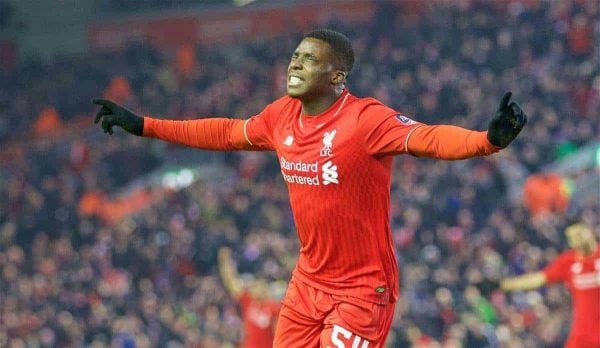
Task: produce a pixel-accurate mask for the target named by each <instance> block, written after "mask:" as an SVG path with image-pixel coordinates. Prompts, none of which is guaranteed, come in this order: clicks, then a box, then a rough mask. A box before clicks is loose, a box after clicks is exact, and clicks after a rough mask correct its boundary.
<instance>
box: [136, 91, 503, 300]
mask: <svg viewBox="0 0 600 348" xmlns="http://www.w3.org/2000/svg"><path fill="white" fill-rule="evenodd" d="M144 122H145V123H144V136H149V137H155V138H160V139H163V140H167V141H171V142H176V143H181V144H185V145H188V146H195V147H200V148H204V149H213V150H241V149H245V150H268V151H275V152H276V153H277V158H278V161H279V165H280V167H281V173H282V175H283V179H284V180H285V182H286V184H287V187H288V191H289V196H290V203H291V208H292V212H293V215H294V221H295V224H296V229H297V233H298V237H299V239H300V244H301V248H300V256H299V259H298V263H297V265H296V268H295V270H294V272H293V276H294V277H297V278H299V279H300V280H302V281H303V282H306V283H308V284H310V285H311V286H313V287H315V288H317V289H321V290H323V291H326V292H328V293H331V294H337V295H344V296H351V297H355V298H359V299H362V300H366V301H370V302H375V303H382V304H383V303H387V302H390V301H395V300H396V299H397V297H398V292H399V289H398V267H397V262H396V258H395V251H394V244H393V240H392V238H391V233H390V215H389V214H390V204H389V201H390V179H391V173H392V159H393V156H394V155H397V154H402V153H411V154H413V155H417V156H427V157H436V158H443V159H463V158H469V157H473V156H480V155H488V154H491V153H493V152H495V151H497V150H498V149H497V148H495V147H494V146H493V145H492V144H490V143H489V141H488V140H487V137H486V133H485V132H476V131H470V130H466V129H463V128H459V127H454V126H427V125H423V124H421V123H418V122H415V121H413V120H411V119H409V118H407V117H406V116H404V115H403V114H402V113H400V112H398V111H395V110H393V109H391V108H389V107H387V106H385V105H383V104H382V103H381V102H379V101H377V100H375V99H373V98H357V97H355V96H353V95H351V94H350V93H348V91H344V92H343V93H342V94H341V95H340V97H339V98H338V100H337V101H336V102H335V103H334V104H333V105H332V106H331V107H330V108H329V109H327V110H326V111H324V112H322V113H321V114H319V115H310V116H307V115H304V114H303V113H302V104H301V102H300V101H299V100H297V99H294V98H291V97H287V96H286V97H283V98H280V99H278V100H276V101H275V102H273V103H272V104H270V105H268V106H267V107H266V108H265V109H264V110H263V111H262V112H261V113H260V114H258V115H256V116H254V117H251V118H250V119H248V120H245V121H242V120H232V119H208V120H206V119H205V120H196V121H161V120H156V119H151V118H146V119H145V120H144Z"/></svg>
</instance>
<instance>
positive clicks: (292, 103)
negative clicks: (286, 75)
mask: <svg viewBox="0 0 600 348" xmlns="http://www.w3.org/2000/svg"><path fill="white" fill-rule="evenodd" d="M300 106H301V104H300V101H299V100H298V99H295V98H292V97H290V96H287V95H285V96H283V97H281V98H279V99H276V100H274V101H273V102H272V103H271V104H269V105H268V106H267V107H266V109H270V110H271V111H279V112H280V111H284V110H286V109H293V108H295V107H300Z"/></svg>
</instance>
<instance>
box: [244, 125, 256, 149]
mask: <svg viewBox="0 0 600 348" xmlns="http://www.w3.org/2000/svg"><path fill="white" fill-rule="evenodd" d="M248 121H250V119H247V120H246V121H245V122H244V138H246V141H247V142H248V144H250V146H254V144H252V142H251V141H250V138H248V132H247V131H246V126H247V125H248Z"/></svg>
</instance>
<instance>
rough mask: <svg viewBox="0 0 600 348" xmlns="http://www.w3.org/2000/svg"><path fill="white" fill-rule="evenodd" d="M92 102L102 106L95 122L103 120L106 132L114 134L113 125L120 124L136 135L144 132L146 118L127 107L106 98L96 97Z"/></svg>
mask: <svg viewBox="0 0 600 348" xmlns="http://www.w3.org/2000/svg"><path fill="white" fill-rule="evenodd" d="M92 103H94V104H96V105H101V106H102V107H101V108H100V110H99V111H98V113H97V114H96V119H95V120H94V123H98V122H100V121H101V120H102V129H104V133H108V134H111V135H112V134H113V129H112V128H113V126H119V127H121V128H123V129H124V130H126V131H128V132H129V133H131V134H134V135H140V136H141V135H142V134H143V132H144V118H143V117H140V116H138V115H136V114H134V113H133V112H131V111H129V110H127V109H126V108H124V107H122V106H120V105H117V104H115V103H113V102H112V101H110V100H106V99H94V100H92Z"/></svg>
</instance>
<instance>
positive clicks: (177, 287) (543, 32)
mask: <svg viewBox="0 0 600 348" xmlns="http://www.w3.org/2000/svg"><path fill="white" fill-rule="evenodd" d="M500 11H501V12H500ZM500 13H501V14H500ZM384 14H385V15H384ZM365 25H366V24H365ZM331 26H332V27H334V28H336V29H338V30H341V31H342V32H345V33H347V34H348V35H349V36H350V37H351V38H352V40H353V43H354V45H355V50H356V55H357V57H358V59H359V61H358V63H357V67H356V69H355V71H353V72H352V73H351V75H350V78H349V80H350V85H349V89H350V91H351V92H352V93H353V94H355V95H358V96H374V97H376V98H378V99H380V100H382V101H383V102H385V103H386V104H388V105H391V106H393V107H395V108H397V109H398V110H400V111H402V112H404V113H405V114H407V115H409V116H412V117H413V118H414V119H416V120H419V121H422V122H426V123H432V124H435V123H449V124H456V125H461V126H465V127H468V128H472V129H485V127H486V122H488V121H489V119H490V117H491V115H492V112H493V110H495V108H496V104H497V100H498V99H499V97H500V96H501V95H502V93H503V92H504V91H505V90H507V89H510V90H512V92H513V95H514V96H515V98H516V99H517V100H519V101H520V102H521V104H522V106H523V108H524V109H525V110H527V113H528V114H529V116H530V121H529V124H528V125H527V127H526V129H525V130H524V131H523V134H522V136H520V137H519V138H518V139H517V140H516V142H515V144H513V145H511V147H510V148H508V149H506V150H504V151H502V152H501V153H500V154H497V155H494V156H492V157H489V158H484V159H477V160H469V161H458V162H440V161H431V160H427V159H417V158H413V157H410V156H401V157H399V158H398V159H397V160H396V162H395V167H396V169H395V175H394V177H393V184H392V195H391V197H392V228H393V234H394V239H395V241H396V243H397V248H398V251H399V252H398V255H399V260H398V261H399V263H400V269H401V279H402V282H401V294H402V296H401V299H400V302H399V304H398V306H397V314H396V318H395V322H394V325H393V328H392V330H393V331H392V334H391V335H390V343H391V344H392V346H395V347H403V346H409V345H410V344H413V345H414V346H417V347H437V346H443V347H459V346H461V344H462V345H463V346H465V347H486V346H498V345H500V346H503V347H519V346H521V347H534V346H544V347H560V346H561V344H562V342H563V341H564V339H565V337H566V334H567V330H568V328H569V326H568V325H565V323H567V322H569V316H570V306H569V303H568V301H565V298H567V296H566V295H565V291H564V290H561V288H551V289H546V290H543V291H541V292H529V293H517V294H514V295H507V294H504V293H502V292H500V291H498V289H497V283H498V280H499V279H500V278H501V277H502V276H504V275H506V274H508V273H511V274H518V273H522V272H528V271H532V270H536V269H539V268H540V267H542V266H543V265H545V264H547V262H548V260H550V259H552V257H553V256H554V255H556V254H557V252H558V251H560V250H563V249H565V248H566V243H565V242H564V236H563V234H562V231H563V229H564V227H565V226H566V225H567V224H568V223H569V222H570V221H571V220H572V219H579V220H582V221H584V222H586V223H588V224H590V225H591V226H595V227H596V230H598V227H599V226H600V220H599V216H600V215H599V214H598V212H599V211H600V207H599V202H598V200H597V199H596V200H591V201H589V202H588V201H586V202H577V204H571V206H570V208H569V210H567V211H566V212H548V213H545V214H540V215H537V216H536V217H535V218H532V217H531V216H530V214H529V212H528V211H527V209H526V208H525V207H524V206H523V204H521V203H519V202H518V201H509V200H508V198H507V195H508V194H507V190H508V189H507V184H506V183H505V179H506V178H507V174H506V173H507V172H509V173H510V175H512V176H513V178H512V179H513V180H519V179H520V180H523V179H524V178H525V177H526V176H527V175H528V174H529V173H534V172H536V171H538V170H540V169H541V168H542V167H543V166H544V165H546V164H548V163H550V162H552V161H553V160H555V159H557V158H559V157H560V156H561V155H562V154H563V152H564V151H565V148H569V147H575V148H576V147H579V146H581V145H583V144H586V143H588V142H590V141H592V140H598V134H600V122H598V110H600V51H599V50H600V4H599V3H598V2H597V1H556V2H544V1H539V2H538V1H512V2H509V3H507V2H503V1H499V2H493V3H492V2H485V1H481V2H479V1H471V2H439V3H437V4H436V5H432V6H431V8H429V9H427V11H423V12H421V13H419V14H414V13H410V12H405V11H403V10H402V8H396V7H395V6H394V5H392V4H387V5H385V4H384V5H381V8H380V9H379V11H378V15H377V18H376V20H373V21H371V22H370V23H369V24H368V25H366V26H362V27H360V28H358V27H348V26H345V25H343V24H340V23H331ZM299 38H300V34H299V33H294V34H286V35H282V36H279V37H277V38H274V39H269V40H261V39H257V40H256V41H254V42H249V43H238V44H234V45H227V46H226V47H201V48H182V49H181V50H180V51H178V52H176V53H173V52H162V51H158V50H155V49H153V48H150V47H147V46H144V45H141V44H132V45H131V46H129V47H128V48H127V49H126V50H124V51H121V52H118V53H104V54H95V55H92V56H85V57H57V58H56V59H55V60H53V61H52V62H49V63H42V62H28V63H25V64H21V65H19V66H18V67H16V68H15V69H13V70H10V71H0V90H1V93H0V144H1V147H2V150H1V151H0V158H1V160H0V195H2V196H4V197H7V198H8V199H6V198H5V199H2V200H0V346H8V347H25V346H31V347H67V346H90V347H100V346H106V345H113V346H119V347H121V346H122V347H134V346H140V347H144V346H160V347H180V346H192V347H233V346H235V345H236V344H237V343H238V342H239V341H240V339H241V335H242V332H241V327H242V323H241V319H240V315H239V311H238V307H237V304H236V303H235V301H233V300H232V299H231V298H230V297H229V295H227V292H226V291H225V289H224V287H223V285H222V283H221V280H220V278H219V276H218V271H217V268H216V262H217V255H216V254H217V250H218V249H219V247H220V246H229V247H231V248H232V249H233V250H234V256H235V258H236V259H237V261H238V265H239V268H240V271H241V272H248V273H252V274H255V275H256V276H259V277H263V278H266V279H269V280H270V281H272V282H273V283H274V284H275V286H274V287H273V288H274V290H275V291H274V292H275V293H277V294H276V295H274V296H278V295H279V296H280V295H281V291H282V290H281V286H282V285H281V284H285V282H286V281H287V280H288V278H289V274H290V272H291V269H292V268H293V265H294V257H295V255H296V254H297V249H298V242H297V240H296V239H297V237H296V235H295V231H294V229H293V221H292V217H291V213H290V210H289V205H288V204H287V203H286V201H287V191H286V189H285V185H284V182H283V180H281V178H280V175H279V170H278V168H277V161H276V160H275V159H274V158H272V155H270V154H262V153H240V154H238V153H235V154H226V155H225V154H224V155H222V156H221V157H220V158H222V160H223V162H222V163H221V164H224V165H226V166H227V167H229V168H231V169H233V170H234V172H235V173H237V174H236V176H235V177H233V178H231V179H228V180H227V181H226V182H224V183H223V184H221V185H211V184H210V180H199V181H198V182H196V183H194V184H193V185H191V186H190V187H187V188H185V189H184V190H182V191H179V192H170V193H168V194H166V195H165V196H164V197H163V198H162V199H160V200H159V201H158V202H156V203H155V204H153V205H151V206H149V207H147V208H146V209H144V210H141V211H140V212H138V213H136V214H134V215H131V216H127V217H125V218H124V219H122V220H120V221H119V222H118V223H112V222H107V221H106V220H104V219H102V218H101V217H99V216H96V215H94V214H92V213H90V211H89V210H88V209H86V204H85V201H84V200H82V197H84V196H86V195H88V196H87V197H89V194H90V193H97V192H103V193H105V194H106V195H113V196H114V195H118V194H119V193H122V192H121V191H122V189H123V187H125V186H126V185H127V184H128V183H129V182H131V181H133V180H134V179H136V177H139V176H140V175H144V174H146V173H147V172H149V171H151V170H153V169H155V168H157V167H158V165H159V164H160V163H161V161H162V160H163V159H164V158H165V156H166V154H165V153H168V151H170V150H171V149H172V146H161V145H157V144H155V143H152V145H150V140H146V139H142V138H136V137H123V136H120V135H119V134H116V135H113V136H112V137H106V136H101V134H98V133H99V132H97V131H90V129H89V126H91V123H92V120H93V115H91V110H92V105H91V104H90V99H91V98H92V97H95V96H98V94H100V93H104V95H105V96H106V97H109V98H112V99H114V100H116V101H118V102H121V103H124V104H126V105H127V106H128V107H130V108H131V109H133V110H137V111H140V112H144V113H147V114H152V115H155V116H161V115H164V117H167V116H168V117H170V118H188V119H189V118H195V117H199V116H211V115H230V116H236V117H248V116H251V115H253V114H256V113H258V112H259V111H260V110H261V109H262V107H264V106H265V105H266V104H267V103H268V102H269V101H271V100H274V99H275V98H277V97H278V96H280V95H283V93H284V92H285V74H286V66H287V62H288V59H289V56H290V54H291V52H292V51H293V49H294V47H295V45H296V44H297V43H298V42H299ZM82 120H84V121H83V122H82Z"/></svg>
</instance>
